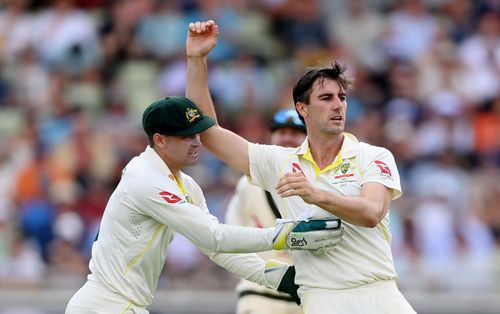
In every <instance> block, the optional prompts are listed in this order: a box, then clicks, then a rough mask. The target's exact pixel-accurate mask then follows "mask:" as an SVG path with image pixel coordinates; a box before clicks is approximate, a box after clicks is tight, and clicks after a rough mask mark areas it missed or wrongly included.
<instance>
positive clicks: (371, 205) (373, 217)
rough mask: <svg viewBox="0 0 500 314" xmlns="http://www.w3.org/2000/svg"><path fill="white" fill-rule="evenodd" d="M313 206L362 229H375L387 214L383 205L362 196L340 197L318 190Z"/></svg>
mask: <svg viewBox="0 0 500 314" xmlns="http://www.w3.org/2000/svg"><path fill="white" fill-rule="evenodd" d="M313 204H314V205H316V206H318V207H320V208H322V209H324V210H326V211H328V212H330V213H332V214H333V215H335V216H336V217H338V218H340V219H342V220H343V221H346V222H348V223H352V224H355V225H358V226H362V227H369V228H373V227H375V226H376V225H377V224H378V223H379V222H380V221H381V220H382V219H383V218H384V216H385V214H386V213H387V209H386V208H384V205H383V203H382V204H381V202H379V201H377V200H372V199H369V198H366V197H363V196H342V195H337V194H335V193H332V192H328V191H325V190H320V189H318V190H317V191H316V198H315V201H314V203H313Z"/></svg>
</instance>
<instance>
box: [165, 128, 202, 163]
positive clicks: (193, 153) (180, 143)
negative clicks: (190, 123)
mask: <svg viewBox="0 0 500 314" xmlns="http://www.w3.org/2000/svg"><path fill="white" fill-rule="evenodd" d="M160 136H161V140H160V141H158V142H155V145H156V147H157V148H158V150H159V154H160V156H161V157H162V159H163V160H164V161H165V162H166V163H167V165H168V166H169V168H170V169H171V170H180V169H182V168H184V167H186V166H194V165H196V164H197V163H198V150H199V149H200V147H201V141H200V135H199V134H194V135H186V136H173V135H160Z"/></svg>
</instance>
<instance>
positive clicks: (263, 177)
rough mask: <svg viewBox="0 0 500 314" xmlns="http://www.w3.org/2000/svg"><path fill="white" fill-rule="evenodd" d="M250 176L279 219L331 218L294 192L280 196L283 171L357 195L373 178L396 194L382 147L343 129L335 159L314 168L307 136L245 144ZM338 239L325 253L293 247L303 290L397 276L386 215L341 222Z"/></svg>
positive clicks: (391, 164) (394, 173)
mask: <svg viewBox="0 0 500 314" xmlns="http://www.w3.org/2000/svg"><path fill="white" fill-rule="evenodd" d="M249 160H250V180H251V182H252V183H253V184H255V185H258V186H260V187H262V188H264V189H266V190H268V191H270V192H271V193H272V194H273V197H274V199H275V200H276V201H277V206H278V208H279V210H280V212H281V215H282V216H283V217H284V218H298V217H304V216H311V217H315V218H327V217H333V215H332V214H330V213H329V212H327V211H325V210H323V209H321V208H320V207H318V206H315V205H311V204H307V203H306V202H304V201H303V200H302V198H300V197H299V196H292V197H287V198H280V197H279V196H278V195H277V193H276V190H275V186H276V185H277V183H278V181H279V179H280V178H281V177H282V176H283V175H284V174H285V173H287V172H302V173H304V175H305V176H306V177H307V178H308V180H309V181H310V182H311V184H313V185H314V186H316V187H318V188H320V189H323V190H327V191H330V192H332V193H336V194H338V195H344V196H358V195H360V193H361V187H362V186H363V184H365V183H367V182H377V183H380V184H383V185H384V186H386V187H387V188H389V189H391V190H392V195H393V199H396V198H398V197H400V196H401V186H400V181H399V173H398V169H397V167H396V163H395V161H394V157H393V156H392V154H391V152H389V151H388V150H387V149H385V148H382V147H377V146H372V145H369V144H366V143H362V142H358V140H357V139H356V138H355V137H354V136H353V135H351V134H349V133H344V141H343V144H342V147H341V150H340V152H339V154H338V155H337V156H336V159H335V161H334V162H333V163H332V164H331V165H330V166H328V167H326V168H325V169H322V170H320V169H318V167H317V166H316V164H315V163H314V162H313V161H312V156H311V154H310V150H309V145H308V140H307V139H306V140H305V141H304V143H303V144H302V146H301V147H299V148H284V147H280V146H272V145H260V144H253V143H250V144H249ZM342 223H343V226H344V236H343V239H342V242H341V243H340V244H339V245H338V246H336V247H335V248H334V249H332V250H330V251H327V253H325V254H324V255H315V254H314V253H313V252H310V251H299V250H297V251H293V252H292V257H293V261H294V264H295V265H296V266H297V276H296V283H297V284H299V285H301V286H303V287H305V288H307V287H311V288H325V289H346V288H352V287H356V286H359V285H363V284H366V283H371V282H374V281H378V280H390V279H394V278H396V276H397V275H396V272H395V269H394V262H393V258H392V253H391V248H390V242H391V234H390V232H389V226H388V225H389V215H388V214H387V215H386V216H385V217H384V219H383V220H382V221H381V222H380V223H379V224H378V225H377V226H376V227H374V228H367V227H361V226H357V225H354V224H350V223H347V222H344V221H343V222H342Z"/></svg>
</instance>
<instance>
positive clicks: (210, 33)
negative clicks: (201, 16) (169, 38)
mask: <svg viewBox="0 0 500 314" xmlns="http://www.w3.org/2000/svg"><path fill="white" fill-rule="evenodd" d="M218 36H219V28H218V26H217V24H215V21H213V20H208V21H206V22H195V23H189V29H188V36H187V39H186V55H187V56H188V57H206V56H207V55H208V53H209V52H210V51H211V50H212V49H213V48H214V47H215V46H216V45H217V37H218Z"/></svg>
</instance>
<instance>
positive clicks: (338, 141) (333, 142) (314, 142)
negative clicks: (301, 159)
mask: <svg viewBox="0 0 500 314" xmlns="http://www.w3.org/2000/svg"><path fill="white" fill-rule="evenodd" d="M343 142H344V134H343V133H342V134H338V135H334V136H328V137H320V136H316V137H309V149H310V150H311V155H312V157H313V159H314V161H315V162H316V164H317V165H318V167H319V168H320V169H324V168H326V167H327V166H328V165H330V164H331V163H332V162H333V161H334V160H335V158H336V157H337V155H338V153H339V151H340V148H341V147H342V143H343Z"/></svg>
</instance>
